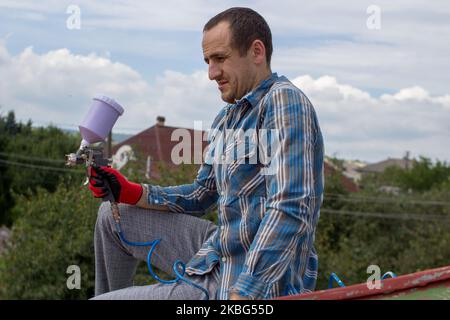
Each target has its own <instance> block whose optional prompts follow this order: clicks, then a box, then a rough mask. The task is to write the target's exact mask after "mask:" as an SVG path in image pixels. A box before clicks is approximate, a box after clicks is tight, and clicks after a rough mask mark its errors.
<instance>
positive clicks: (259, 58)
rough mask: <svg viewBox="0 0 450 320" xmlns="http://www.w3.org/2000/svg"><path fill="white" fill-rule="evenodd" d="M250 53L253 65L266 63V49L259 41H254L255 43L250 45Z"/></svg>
mask: <svg viewBox="0 0 450 320" xmlns="http://www.w3.org/2000/svg"><path fill="white" fill-rule="evenodd" d="M250 51H251V52H250V53H251V55H252V57H253V61H254V62H255V64H258V65H259V64H262V63H264V62H266V47H265V46H264V43H263V42H262V41H261V40H258V39H256V40H255V41H253V43H252V45H251V46H250Z"/></svg>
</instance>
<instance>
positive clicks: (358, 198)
mask: <svg viewBox="0 0 450 320" xmlns="http://www.w3.org/2000/svg"><path fill="white" fill-rule="evenodd" d="M327 198H335V199H339V200H344V201H350V202H351V201H352V200H354V201H355V202H363V201H366V200H369V201H371V202H382V203H385V202H391V203H398V202H399V201H400V200H401V199H392V198H387V197H370V196H343V195H339V194H332V193H325V194H324V200H326V199H327ZM402 203H406V204H427V205H442V206H450V202H447V201H433V200H407V201H403V202H402Z"/></svg>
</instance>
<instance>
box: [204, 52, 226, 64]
mask: <svg viewBox="0 0 450 320" xmlns="http://www.w3.org/2000/svg"><path fill="white" fill-rule="evenodd" d="M226 56H227V53H226V52H216V53H213V54H212V55H210V56H209V57H204V58H203V60H205V62H206V63H208V61H209V60H210V59H214V58H217V57H226Z"/></svg>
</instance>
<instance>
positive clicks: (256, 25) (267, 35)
mask: <svg viewBox="0 0 450 320" xmlns="http://www.w3.org/2000/svg"><path fill="white" fill-rule="evenodd" d="M222 21H227V22H228V23H229V24H230V30H231V47H232V48H234V49H238V50H239V54H240V55H241V56H244V55H245V54H246V53H247V51H248V49H249V48H250V46H251V44H252V43H253V41H255V40H257V39H258V40H261V41H262V43H264V47H265V48H266V61H267V65H268V66H270V59H271V57H272V51H273V46H272V33H271V32H270V28H269V25H268V24H267V22H266V20H264V18H263V17H262V16H261V15H260V14H259V13H258V12H256V11H254V10H252V9H250V8H241V7H234V8H230V9H227V10H225V11H223V12H221V13H219V14H217V15H216V16H214V17H212V18H211V19H210V20H209V21H208V22H207V23H206V24H205V26H204V27H203V32H205V31H208V30H210V29H212V28H213V27H215V26H216V25H217V24H219V23H220V22H222Z"/></svg>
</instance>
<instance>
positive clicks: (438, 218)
mask: <svg viewBox="0 0 450 320" xmlns="http://www.w3.org/2000/svg"><path fill="white" fill-rule="evenodd" d="M320 212H321V213H330V214H337V215H352V216H359V217H366V218H383V219H399V220H422V221H423V220H426V221H440V222H443V221H449V222H450V217H447V216H440V215H432V214H416V213H382V212H361V211H347V210H334V209H320Z"/></svg>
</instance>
